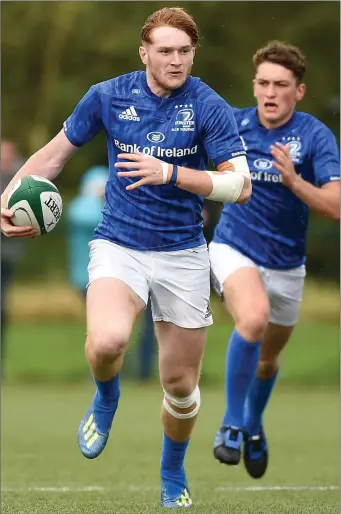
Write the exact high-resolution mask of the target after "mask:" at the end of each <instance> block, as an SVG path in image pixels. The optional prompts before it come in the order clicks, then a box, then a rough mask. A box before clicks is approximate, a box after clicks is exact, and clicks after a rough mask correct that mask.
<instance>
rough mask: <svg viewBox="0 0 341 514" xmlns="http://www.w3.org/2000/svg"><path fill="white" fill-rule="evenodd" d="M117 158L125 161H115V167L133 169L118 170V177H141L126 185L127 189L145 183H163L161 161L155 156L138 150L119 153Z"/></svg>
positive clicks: (129, 189) (154, 184)
mask: <svg viewBox="0 0 341 514" xmlns="http://www.w3.org/2000/svg"><path fill="white" fill-rule="evenodd" d="M117 158H118V159H125V161H120V162H115V168H124V169H132V168H133V169H134V171H118V173H117V175H118V176H119V177H132V178H133V177H141V179H140V180H138V181H137V182H134V184H129V186H127V187H126V189H127V190H128V191H131V190H132V189H136V188H138V187H141V186H145V185H150V186H151V185H153V186H156V185H160V184H164V178H163V171H162V165H161V161H160V160H159V159H157V158H156V157H153V156H152V155H145V154H144V153H141V152H138V153H120V154H118V156H117Z"/></svg>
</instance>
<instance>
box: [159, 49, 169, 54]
mask: <svg viewBox="0 0 341 514" xmlns="http://www.w3.org/2000/svg"><path fill="white" fill-rule="evenodd" d="M169 53H170V51H169V50H160V51H159V54H163V55H168V54H169Z"/></svg>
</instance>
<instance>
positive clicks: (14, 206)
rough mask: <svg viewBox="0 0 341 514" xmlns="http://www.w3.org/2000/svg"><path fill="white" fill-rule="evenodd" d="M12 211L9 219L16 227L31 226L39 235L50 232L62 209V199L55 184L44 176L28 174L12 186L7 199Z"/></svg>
mask: <svg viewBox="0 0 341 514" xmlns="http://www.w3.org/2000/svg"><path fill="white" fill-rule="evenodd" d="M7 207H8V209H11V211H12V212H13V213H14V214H13V217H12V218H11V221H12V223H13V225H16V226H18V227H28V226H31V227H33V228H35V229H36V231H37V233H38V234H40V235H43V234H46V233H47V232H51V230H53V229H54V228H55V226H56V225H57V223H58V221H59V220H60V217H61V215H62V210H63V201H62V198H61V196H60V194H59V191H58V189H57V188H56V186H55V185H54V184H53V183H52V182H50V181H49V180H47V179H46V178H44V177H38V176H37V175H28V176H27V177H23V178H21V179H19V180H18V181H17V182H16V183H15V184H14V186H13V188H12V190H11V191H10V194H9V196H8V201H7Z"/></svg>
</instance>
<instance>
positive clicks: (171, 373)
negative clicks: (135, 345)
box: [155, 322, 206, 396]
mask: <svg viewBox="0 0 341 514" xmlns="http://www.w3.org/2000/svg"><path fill="white" fill-rule="evenodd" d="M155 328H156V335H157V339H158V342H159V370H160V379H161V383H162V385H163V387H164V388H165V389H166V390H167V392H169V393H170V394H173V395H175V396H187V395H189V394H191V392H192V391H193V390H194V389H195V387H196V385H197V384H198V382H199V375H200V368H201V362H202V358H203V355H204V351H205V343H206V328H197V329H193V328H192V329H188V328H181V327H178V326H177V325H174V324H173V323H166V322H157V323H156V325H155Z"/></svg>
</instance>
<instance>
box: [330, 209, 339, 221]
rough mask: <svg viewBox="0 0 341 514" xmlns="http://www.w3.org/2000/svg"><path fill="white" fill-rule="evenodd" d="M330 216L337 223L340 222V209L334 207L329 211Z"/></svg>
mask: <svg viewBox="0 0 341 514" xmlns="http://www.w3.org/2000/svg"><path fill="white" fill-rule="evenodd" d="M328 218H329V219H330V220H332V221H335V222H336V223H340V209H339V208H338V209H333V210H332V211H331V212H330V213H329V215H328Z"/></svg>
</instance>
